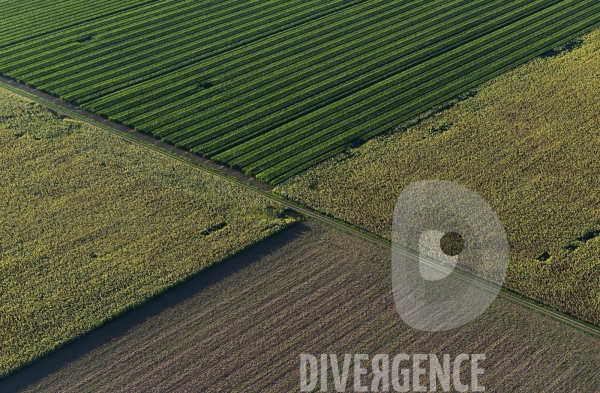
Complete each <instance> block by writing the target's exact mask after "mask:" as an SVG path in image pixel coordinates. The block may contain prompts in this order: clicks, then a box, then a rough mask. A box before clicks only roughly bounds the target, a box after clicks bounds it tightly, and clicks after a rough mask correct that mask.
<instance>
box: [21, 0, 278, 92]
mask: <svg viewBox="0 0 600 393" xmlns="http://www.w3.org/2000/svg"><path fill="white" fill-rule="evenodd" d="M195 8H196V9H195V10H188V12H187V13H186V14H183V15H182V18H181V20H178V21H177V20H172V18H169V23H168V24H167V23H161V22H160V21H158V22H157V23H158V25H156V26H149V28H152V27H154V30H155V33H154V34H155V35H154V36H152V35H148V34H144V33H143V32H142V33H140V34H144V35H143V36H141V37H140V36H139V35H137V32H136V30H135V29H133V28H132V29H131V30H129V31H128V32H127V33H128V34H130V35H131V37H129V38H131V40H120V42H119V41H113V42H105V40H104V39H103V37H99V41H98V42H99V44H98V46H100V48H96V44H95V43H94V41H93V40H92V42H90V44H91V45H89V46H88V45H79V47H81V46H83V47H88V48H89V49H88V53H83V54H77V53H74V54H73V55H72V56H68V57H67V56H66V57H64V58H62V59H61V58H56V54H55V53H52V52H51V53H48V54H47V55H48V56H50V59H52V60H54V59H55V58H56V62H53V63H50V67H44V66H43V65H40V64H38V63H34V64H31V65H28V66H26V67H23V68H20V69H19V72H20V73H21V72H22V73H23V74H22V75H21V77H22V78H24V79H27V80H31V81H33V82H34V83H36V84H39V85H47V86H49V87H51V86H52V84H61V86H65V88H68V84H65V82H66V81H67V80H68V81H69V82H70V83H74V82H76V80H72V79H68V78H69V76H72V75H78V76H79V80H85V79H86V77H89V76H91V75H102V74H104V73H106V72H107V71H110V70H111V69H114V68H118V67H122V66H123V65H128V64H133V63H135V62H136V61H139V60H141V59H146V58H147V59H148V60H150V59H151V58H152V56H154V55H156V54H161V53H164V52H165V51H167V50H169V49H171V48H173V47H174V46H177V45H184V44H186V43H190V42H192V41H193V42H196V43H197V42H202V41H204V40H212V39H213V37H212V36H213V35H214V34H216V33H218V32H220V31H222V24H223V23H227V22H228V21H232V20H244V18H245V19H246V20H251V19H252V18H253V17H256V18H260V16H261V15H269V14H270V13H271V12H276V10H274V9H273V8H272V7H267V6H265V5H264V3H262V4H261V6H260V8H261V9H260V10H259V9H256V8H251V7H243V8H241V9H240V10H239V11H238V12H237V13H233V15H231V13H230V12H227V11H229V10H218V9H217V10H216V11H215V12H214V13H213V14H211V13H209V12H208V10H204V9H203V7H200V6H197V7H195ZM203 18H206V19H207V21H208V22H206V23H197V21H198V20H199V19H203ZM178 22H179V23H178ZM111 41H112V40H111ZM117 42H118V44H117V45H115V44H116V43H117ZM98 49H100V50H98ZM48 60H49V59H45V61H46V62H47V61H48ZM30 70H31V72H30ZM44 75H46V76H45V77H44Z"/></svg>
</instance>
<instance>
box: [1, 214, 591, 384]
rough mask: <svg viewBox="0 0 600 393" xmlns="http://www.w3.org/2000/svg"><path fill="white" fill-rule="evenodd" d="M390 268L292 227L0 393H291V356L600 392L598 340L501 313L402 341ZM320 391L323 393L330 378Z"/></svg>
mask: <svg viewBox="0 0 600 393" xmlns="http://www.w3.org/2000/svg"><path fill="white" fill-rule="evenodd" d="M389 259H390V255H389V253H388V252H386V251H385V250H384V249H382V248H380V247H378V246H374V245H371V244H369V243H366V242H361V241H359V240H357V239H356V238H354V237H351V236H350V235H346V234H343V233H340V232H339V231H335V230H333V229H330V228H328V227H324V226H322V225H321V224H317V223H316V222H314V221H307V222H305V223H302V224H298V225H296V226H294V227H293V228H290V229H288V230H286V231H285V232H283V233H281V234H278V235H275V236H274V237H272V238H270V239H269V240H267V241H265V242H263V243H261V245H260V247H256V246H255V247H253V248H251V249H249V250H247V251H246V252H244V253H243V254H240V255H238V256H236V257H234V258H233V259H231V260H229V261H228V262H227V263H225V264H221V265H218V266H216V267H214V268H211V269H209V270H208V271H206V272H205V273H203V274H202V275H200V276H198V277H196V278H194V279H192V280H191V281H188V282H187V283H185V284H183V285H181V286H179V287H177V288H175V289H174V290H172V291H170V292H168V293H166V294H165V295H163V296H161V297H159V298H157V299H155V300H153V301H151V302H149V303H147V304H145V305H143V306H142V307H140V308H138V309H137V310H134V311H133V312H132V313H130V314H127V315H125V316H124V317H122V318H120V319H118V320H116V321H114V322H113V323H111V324H109V325H107V326H105V327H103V328H101V329H98V330H96V331H95V332H93V333H92V334H91V335H89V336H87V337H84V338H83V339H82V340H80V341H77V342H75V343H73V344H71V345H70V346H68V347H66V348H64V349H62V350H61V351H58V352H56V353H55V354H53V355H51V356H50V357H48V358H46V359H44V360H42V361H41V362H38V363H36V364H34V365H33V366H30V367H29V368H26V369H24V370H22V371H21V372H19V373H17V374H15V375H13V376H11V377H9V378H8V379H6V380H4V381H3V382H1V383H0V390H2V391H13V390H14V391H16V390H25V391H29V392H38V391H44V392H59V391H60V392H84V391H103V392H116V391H119V392H124V391H129V392H141V391H144V392H146V391H197V392H286V391H298V390H299V381H300V374H299V372H300V371H299V356H300V354H302V353H309V354H313V355H316V356H317V357H318V356H319V354H322V353H330V354H337V355H338V356H339V357H341V356H343V354H345V353H364V354H369V355H370V357H372V356H374V355H375V354H389V355H390V356H394V355H395V354H399V353H407V354H418V353H423V354H428V353H435V354H438V355H439V356H440V357H441V355H442V354H450V355H451V356H452V357H454V356H456V355H458V354H460V353H483V354H486V356H487V359H486V360H485V361H484V362H482V363H481V364H480V365H481V366H482V367H484V369H485V373H484V375H483V376H481V377H480V380H479V383H480V385H483V386H485V387H486V391H488V392H509V391H510V392H520V391H523V392H525V391H535V392H560V391H564V392H573V391H597V389H599V388H600V380H598V375H596V371H595V370H598V369H599V367H600V359H599V357H598V355H599V354H600V341H599V340H598V339H596V338H593V337H591V336H588V335H586V334H584V333H581V332H579V331H576V330H572V329H570V328H568V327H566V326H564V325H562V324H560V323H558V322H556V321H554V320H552V319H549V318H547V317H545V316H542V315H539V314H536V313H534V312H532V311H530V310H527V309H524V308H521V307H518V306H515V305H513V304H510V303H508V302H506V301H504V300H500V299H499V300H496V301H495V302H494V303H493V305H492V307H491V308H490V309H489V310H488V311H487V312H485V313H484V314H483V315H482V316H481V317H480V318H479V319H477V320H476V321H474V322H472V323H471V324H469V325H467V326H465V327H463V328H460V329H457V330H452V331H448V332H438V333H425V332H420V331H415V330H413V329H411V328H409V327H408V326H406V325H405V324H403V323H402V321H401V320H400V319H399V317H398V315H397V313H396V310H395V307H394V303H393V298H392V293H391V278H390V260H389ZM350 373H351V374H352V371H351V372H350ZM352 378H353V377H352V375H350V376H349V381H350V383H349V384H348V388H351V385H352V383H351V381H352ZM465 378H468V376H465ZM366 380H368V376H367V379H366ZM28 384H30V385H29V386H27V385H28ZM328 386H329V391H334V388H333V382H332V380H331V374H330V379H329V385H328ZM317 389H318V388H317Z"/></svg>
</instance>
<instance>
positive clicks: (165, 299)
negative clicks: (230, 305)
mask: <svg viewBox="0 0 600 393" xmlns="http://www.w3.org/2000/svg"><path fill="white" fill-rule="evenodd" d="M310 230H311V228H310V227H309V226H308V225H307V224H306V223H304V222H299V223H296V224H294V225H292V226H291V227H290V228H287V229H285V230H283V231H281V232H280V233H278V234H275V235H274V236H272V237H270V238H268V239H266V240H263V241H261V242H259V243H257V244H255V245H253V246H251V247H249V248H248V249H246V250H245V251H242V252H240V253H239V254H237V255H235V256H233V257H232V258H230V259H228V260H225V261H223V262H221V263H218V264H216V265H214V266H212V267H210V268H208V269H206V270H204V271H202V272H201V273H199V274H197V275H195V276H193V277H191V278H189V279H188V280H187V281H185V282H184V283H182V284H180V285H178V286H176V287H174V288H172V289H170V290H168V291H166V292H165V293H163V294H160V295H158V296H157V297H155V298H153V299H151V300H149V301H148V302H146V303H144V304H143V305H141V306H140V307H138V308H135V309H133V310H131V311H129V312H127V313H126V314H124V315H122V316H119V317H117V318H116V319H114V320H113V321H110V322H108V323H107V324H106V325H104V326H102V327H100V328H98V329H96V330H93V331H92V332H90V333H89V334H87V335H85V336H83V337H81V338H79V339H77V340H76V341H74V342H72V343H70V344H67V345H65V346H64V347H62V348H60V349H58V350H57V351H55V352H52V353H50V354H49V355H47V356H45V357H43V358H41V359H40V360H38V361H35V362H33V363H32V364H30V365H28V366H26V367H24V368H23V369H21V370H19V371H17V372H15V373H14V374H12V375H10V376H8V377H6V378H5V379H4V380H1V381H0V392H3V393H4V392H18V391H21V390H24V389H26V388H27V387H28V386H30V385H34V384H37V383H39V382H40V381H41V380H42V379H44V378H45V377H46V376H49V375H51V374H53V373H55V372H57V371H59V370H60V369H61V368H63V367H64V366H66V365H67V364H69V363H71V362H74V361H76V360H77V359H79V358H81V357H82V356H84V355H85V354H87V353H89V352H91V351H92V350H94V349H96V348H98V347H100V346H102V345H103V344H105V343H107V342H109V341H111V340H112V339H115V338H117V337H120V336H122V335H123V334H125V333H126V332H128V331H129V330H131V329H134V328H136V327H137V326H139V325H141V324H142V323H144V322H145V321H146V320H147V319H149V318H152V317H154V316H156V315H159V314H160V313H162V312H163V311H165V310H167V309H169V308H171V307H175V306H177V305H178V304H180V303H182V302H184V301H186V300H188V299H190V298H193V297H194V296H196V295H197V294H199V293H200V292H202V291H204V290H205V289H207V288H208V287H210V286H211V285H214V284H216V283H218V282H219V281H221V280H223V279H225V278H227V277H229V276H230V275H232V274H234V273H236V272H239V271H240V270H242V269H244V268H246V267H248V266H249V265H251V264H253V263H255V262H257V261H259V260H260V259H261V258H262V257H264V256H266V255H268V254H271V253H273V252H274V251H275V250H277V249H278V248H280V247H282V246H283V245H285V244H287V243H289V242H291V241H292V240H294V239H296V238H298V237H300V236H301V235H303V234H305V233H307V232H309V231H310Z"/></svg>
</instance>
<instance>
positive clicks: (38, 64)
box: [7, 4, 230, 84]
mask: <svg viewBox="0 0 600 393" xmlns="http://www.w3.org/2000/svg"><path fill="white" fill-rule="evenodd" d="M207 8H208V7H202V6H201V5H200V4H198V5H195V6H194V7H188V8H183V9H181V8H177V9H174V10H171V12H167V13H166V15H164V14H158V15H157V16H156V17H155V18H149V17H148V16H147V15H142V16H141V20H139V21H137V23H131V22H128V23H127V25H126V28H125V29H123V31H122V32H121V34H119V35H116V36H115V35H114V32H111V35H113V37H111V38H110V39H108V37H106V36H105V34H103V31H96V30H90V32H89V33H90V34H93V35H94V37H95V38H94V39H93V40H92V41H90V42H89V43H86V44H85V45H81V44H79V43H77V42H76V41H75V40H74V39H73V37H70V38H69V40H67V41H65V42H64V45H63V46H61V47H58V48H56V49H54V50H48V49H46V48H45V49H46V50H44V51H43V52H41V53H39V52H40V51H39V50H38V55H37V56H32V57H24V58H23V59H22V60H21V61H20V62H14V61H13V62H12V63H9V64H8V68H7V71H11V70H12V69H15V70H18V72H19V77H21V78H23V79H26V80H32V81H35V83H38V84H45V83H49V82H51V81H52V80H60V79H63V78H64V77H65V76H68V75H73V74H79V73H81V72H83V71H88V72H89V71H90V70H92V69H93V67H95V66H98V65H106V64H109V63H110V62H111V61H114V60H118V59H122V57H123V55H122V53H121V51H123V50H127V51H128V52H130V53H134V52H138V51H139V52H142V51H144V50H148V49H154V48H155V47H157V46H158V45H159V44H160V43H164V42H167V41H168V40H169V39H171V38H167V37H166V35H168V34H171V33H176V34H177V35H180V36H184V35H188V34H191V33H193V32H195V31H197V30H199V29H203V30H204V29H205V27H208V26H205V24H204V23H202V24H197V23H195V24H193V25H192V27H193V29H194V30H186V29H184V28H183V27H184V26H185V25H188V26H189V25H190V24H192V23H194V21H197V20H198V19H200V18H202V17H206V18H210V20H211V21H212V20H213V19H215V18H218V17H219V16H220V14H224V15H229V12H230V9H225V10H223V9H222V8H220V7H214V8H216V10H214V11H213V10H211V9H207ZM211 11H213V12H211ZM166 22H168V24H166ZM216 23H217V22H214V24H216ZM140 25H141V26H140ZM165 25H166V26H167V28H164V26H165ZM99 33H100V35H99V36H98V37H96V34H99ZM175 37H176V36H174V37H173V38H175ZM44 75H47V77H46V78H44V77H43V76H44Z"/></svg>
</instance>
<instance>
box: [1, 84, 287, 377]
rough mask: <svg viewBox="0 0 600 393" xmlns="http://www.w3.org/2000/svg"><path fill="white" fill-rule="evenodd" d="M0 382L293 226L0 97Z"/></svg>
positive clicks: (229, 188) (213, 183)
mask: <svg viewBox="0 0 600 393" xmlns="http://www.w3.org/2000/svg"><path fill="white" fill-rule="evenodd" d="M0 146H2V153H1V154H0V168H2V175H1V176H0V212H1V214H0V349H1V350H0V377H1V376H5V375H6V374H7V373H9V372H11V371H14V370H15V369H17V368H19V367H21V366H23V365H24V364H26V363H28V362H31V361H33V360H35V359H36V358H38V357H40V356H41V355H43V354H45V353H48V352H50V351H52V350H54V349H56V348H57V347H60V346H61V345H62V344H64V343H65V342H68V341H71V340H73V339H74V338H76V337H78V336H80V335H82V334H85V333H87V332H89V331H90V330H92V329H94V328H96V327H98V326H100V325H102V324H103V323H105V322H106V321H107V320H110V319H112V318H114V317H115V316H117V315H119V314H121V313H123V312H124V311H126V310H128V309H130V308H132V307H135V306H137V305H139V304H141V303H143V302H145V301H147V300H148V299H150V298H151V297H153V296H154V295H156V294H157V293H160V292H162V291H164V290H166V289H167V288H169V287H171V286H173V285H175V284H177V283H178V282H181V281H183V280H185V279H186V278H188V277H189V276H191V275H194V274H196V273H198V272H200V271H202V270H204V269H205V268H207V267H208V266H210V265H212V264H214V263H217V262H220V261H222V260H224V259H226V258H228V257H230V256H231V255H233V254H236V253H238V252H240V251H242V250H244V249H245V248H247V247H248V246H250V245H252V244H254V243H256V242H258V241H260V240H262V239H264V238H266V237H269V236H271V235H272V234H274V233H276V232H278V231H280V230H281V229H283V228H285V227H287V226H288V225H290V224H291V223H292V222H294V221H295V219H294V218H292V217H287V216H286V214H285V210H284V209H283V208H282V207H281V206H280V205H278V204H276V203H272V202H269V201H268V200H267V199H266V198H264V197H261V196H257V195H251V194H249V193H248V192H244V189H243V188H242V187H240V186H237V185H232V184H230V183H228V182H226V181H224V180H223V179H220V178H218V177H215V176H213V175H209V174H206V173H205V172H203V171H200V170H199V169H197V168H193V167H191V166H189V165H186V164H183V163H181V162H179V161H177V160H175V159H172V158H170V157H167V156H163V155H161V154H159V153H157V152H154V151H151V150H149V149H146V148H143V147H141V146H139V145H136V144H133V143H131V142H129V141H125V140H122V139H120V138H117V137H116V136H115V135H113V134H111V133H109V132H107V131H103V130H100V129H97V128H93V127H90V126H86V125H83V124H82V123H80V122H77V121H74V120H71V119H68V118H62V119H61V118H60V117H57V116H56V115H54V114H52V113H51V112H49V111H48V110H46V109H44V108H43V107H41V106H40V105H38V104H34V103H33V102H30V101H28V100H25V99H23V98H20V97H17V96H15V95H13V94H12V93H8V92H7V91H6V90H4V89H0Z"/></svg>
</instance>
